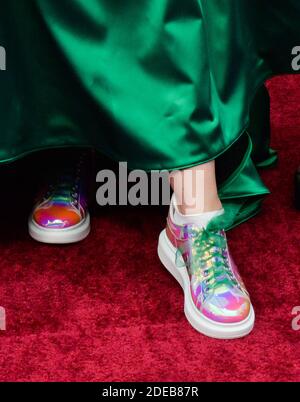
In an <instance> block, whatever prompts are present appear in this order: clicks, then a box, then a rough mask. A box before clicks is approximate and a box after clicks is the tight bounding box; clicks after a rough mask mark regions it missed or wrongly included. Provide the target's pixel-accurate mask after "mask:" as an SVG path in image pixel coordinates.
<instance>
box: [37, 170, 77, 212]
mask: <svg viewBox="0 0 300 402" xmlns="http://www.w3.org/2000/svg"><path fill="white" fill-rule="evenodd" d="M77 173H78V174H77V175H76V176H75V177H74V175H73V174H72V173H71V172H64V174H63V175H61V176H60V177H59V179H58V180H56V181H55V183H54V184H50V185H49V187H48V189H47V192H46V194H45V196H44V199H45V200H46V199H48V198H50V197H51V198H54V199H55V200H57V201H65V202H71V204H73V205H75V206H76V205H78V197H79V183H80V172H77Z"/></svg>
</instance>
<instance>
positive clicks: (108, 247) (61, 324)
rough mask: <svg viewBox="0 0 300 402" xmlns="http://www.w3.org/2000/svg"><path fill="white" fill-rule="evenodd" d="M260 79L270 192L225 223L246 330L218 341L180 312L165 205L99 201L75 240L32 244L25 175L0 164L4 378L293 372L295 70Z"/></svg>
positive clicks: (228, 377) (254, 376)
mask: <svg viewBox="0 0 300 402" xmlns="http://www.w3.org/2000/svg"><path fill="white" fill-rule="evenodd" d="M268 86H269V89H270V92H271V97H272V136H273V139H272V145H273V147H274V148H276V149H277V150H278V151H279V156H280V161H279V164H278V166H277V167H275V168H272V169H271V170H268V171H265V172H263V178H264V180H265V182H266V183H267V185H268V186H269V188H270V189H271V190H272V195H271V196H269V197H268V199H267V201H266V203H265V206H264V210H263V212H262V213H261V214H260V215H259V216H257V217H255V218H254V219H252V220H251V221H249V222H246V223H245V224H243V225H241V226H240V227H238V228H237V229H235V230H233V231H232V232H230V233H229V239H230V244H231V247H232V251H233V254H234V257H235V259H236V261H237V263H238V265H239V267H240V270H241V273H242V275H243V277H244V279H245V282H246V284H247V287H248V289H249V291H250V293H251V296H252V301H253V304H254V307H255V309H256V314H257V320H256V327H255V330H254V331H253V333H252V334H251V335H250V336H249V337H247V338H245V339H242V340H236V341H218V340H213V339H208V338H205V337H204V336H202V335H200V334H198V333H197V332H196V331H194V330H193V329H192V328H191V327H190V325H189V324H188V323H187V321H186V319H185V317H184V314H183V295H182V292H181V289H180V288H179V286H178V284H177V283H176V282H175V280H174V279H173V278H172V277H170V275H169V274H168V273H167V272H166V271H165V269H164V268H163V267H162V266H161V264H160V263H159V261H158V258H157V255H156V245H157V236H158V234H159V232H160V230H161V229H162V227H163V226H164V222H165V216H164V214H165V212H166V211H165V209H162V208H150V207H149V208H147V209H143V208H136V209H134V208H110V209H105V210H104V211H101V210H99V211H98V210H97V211H96V216H95V218H94V221H93V230H92V233H91V235H90V237H89V238H88V239H87V240H86V241H84V242H83V243H81V244H78V245H71V246H67V247H56V246H48V245H41V244H38V243H35V242H33V241H32V240H31V239H30V238H29V237H28V235H27V232H26V218H25V214H24V211H23V210H22V211H21V208H20V206H19V204H18V202H17V198H18V197H20V199H21V200H23V199H26V197H27V194H26V193H25V192H26V189H27V188H28V186H30V183H31V179H32V178H31V177H27V183H25V185H24V181H22V182H21V180H19V179H18V175H16V176H14V175H12V174H11V173H12V172H11V169H12V168H11V167H8V168H6V169H7V171H8V172H9V174H10V175H11V176H13V177H14V179H10V181H9V183H8V184H5V179H3V180H4V181H3V180H2V197H4V194H8V195H7V196H5V197H4V198H5V203H4V206H2V207H1V209H2V212H1V216H2V217H1V222H2V223H1V225H2V230H1V237H0V305H2V306H3V307H5V309H6V315H7V330H6V331H1V332H0V343H1V346H0V348H1V351H0V365H1V366H0V367H1V370H0V380H1V381H8V380H9V381H211V380H212V381H239V380H244V381H256V380H258V381H260V380H262V381H280V380H287V381H294V380H300V331H299V332H297V331H294V330H292V326H291V322H292V319H293V316H292V309H293V307H294V306H299V305H300V263H299V261H300V212H297V211H296V210H295V209H294V207H293V175H294V171H295V169H296V167H297V165H298V164H300V110H299V104H300V77H291V76H290V77H277V78H276V79H274V80H272V81H271V82H270V83H269V84H268ZM11 180H13V181H11ZM25 181H26V180H25ZM11 189H13V191H11ZM10 216H12V218H13V219H12V222H10V219H8V217H10Z"/></svg>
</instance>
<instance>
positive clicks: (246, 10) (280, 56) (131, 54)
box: [0, 0, 300, 223]
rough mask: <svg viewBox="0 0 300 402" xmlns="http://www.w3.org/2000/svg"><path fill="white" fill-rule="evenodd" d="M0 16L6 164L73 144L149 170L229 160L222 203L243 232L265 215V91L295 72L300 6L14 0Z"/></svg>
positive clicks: (203, 0) (231, 0)
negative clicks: (247, 222) (260, 170)
mask: <svg viewBox="0 0 300 402" xmlns="http://www.w3.org/2000/svg"><path fill="white" fill-rule="evenodd" d="M1 8H2V10H1V15H0V45H1V46H5V48H6V49H7V60H8V61H7V71H5V72H0V90H1V96H0V161H2V162H8V161H12V160H14V159H16V158H18V157H20V156H22V155H24V154H26V153H30V152H32V151H37V150H39V149H45V148H53V147H63V146H92V147H95V148H96V149H98V150H99V151H100V152H102V153H104V154H106V155H108V156H110V157H111V158H113V159H115V160H120V161H127V162H128V164H129V166H130V167H131V168H143V169H146V170H150V169H175V168H184V167H189V166H193V165H196V164H199V163H203V162H206V161H208V160H211V159H217V161H218V160H219V159H220V161H223V163H221V162H220V166H221V167H222V172H221V176H222V180H220V183H219V188H220V195H221V197H222V199H223V200H224V203H225V204H226V205H229V207H228V208H229V209H230V210H232V208H236V210H237V212H236V216H237V219H236V222H235V223H238V222H239V221H242V220H244V219H246V218H247V217H249V216H250V215H252V214H253V213H255V212H256V211H257V209H258V207H259V204H260V202H259V200H260V198H261V197H262V196H263V195H264V194H266V193H267V189H266V188H265V187H264V186H263V184H262V183H261V181H260V179H259V176H258V174H257V172H256V168H255V165H254V162H253V161H255V163H258V164H261V165H262V166H264V165H268V164H269V163H272V162H274V159H275V155H274V152H272V151H271V150H268V136H269V132H265V130H266V129H268V127H267V124H266V123H264V121H262V119H261V118H260V117H259V115H260V114H261V112H262V110H264V113H265V110H266V106H265V105H266V104H267V102H268V100H267V96H266V95H265V94H264V95H261V94H260V91H261V89H260V88H261V87H262V85H263V83H264V81H265V79H266V78H268V77H270V76H272V75H275V74H281V73H292V72H293V71H292V69H291V49H292V48H293V47H294V46H296V45H299V42H300V24H299V17H300V3H299V1H298V0H286V1H284V2H282V1H279V0H278V1H276V0H274V1H269V0H186V1H178V0H139V1H133V0H73V1H69V0H59V1H58V0H31V1H25V0H11V1H9V2H5V4H4V5H1ZM253 101H254V103H253ZM251 107H252V111H253V112H252V114H251V113H250V110H251ZM250 115H251V122H250V119H249V116H250ZM267 119H268V113H266V117H265V121H266V120H267ZM249 124H250V126H249ZM248 127H249V130H248V131H249V133H247V131H246V129H247V128H248ZM251 139H252V141H251ZM238 143H241V145H240V146H238V145H235V144H238ZM233 149H235V150H236V152H237V153H236V155H234V158H233V159H232V152H233V151H232V150H233ZM252 149H253V151H254V152H255V155H254V154H252V157H253V159H252V158H251V151H252ZM227 155H230V158H229V157H228V156H227ZM226 160H227V162H228V163H226ZM232 160H234V161H236V163H235V164H232ZM224 161H225V163H224ZM249 196H250V197H251V196H253V198H251V199H250V200H249ZM225 200H226V201H225ZM226 205H225V208H226Z"/></svg>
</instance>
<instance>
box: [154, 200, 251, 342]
mask: <svg viewBox="0 0 300 402" xmlns="http://www.w3.org/2000/svg"><path fill="white" fill-rule="evenodd" d="M173 214H174V206H172V204H171V207H170V212H169V216H168V219H167V228H166V229H165V230H164V231H163V232H162V233H161V234H160V237H159V244H158V255H159V258H160V260H161V262H162V263H163V265H164V266H165V267H166V268H167V270H168V271H169V272H170V273H171V274H172V275H173V276H174V277H175V279H176V280H177V281H178V282H179V283H180V285H181V286H182V288H183V291H184V311H185V315H186V317H187V319H188V321H189V322H190V324H191V325H192V326H193V327H194V328H195V329H196V330H197V331H199V332H201V333H202V334H204V335H207V336H210V337H213V338H219V339H234V338H240V337H243V336H245V335H247V334H249V333H250V332H251V330H252V329H253V326H254V320H255V316H254V310H253V307H252V305H251V302H250V298H249V294H248V292H247V290H246V288H245V285H244V283H243V281H242V279H241V277H240V275H239V273H238V270H237V267H236V265H235V264H234V262H233V260H232V258H231V256H230V253H229V250H228V245H227V240H226V234H225V231H224V230H219V229H216V230H213V229H210V225H209V226H208V228H207V229H205V228H202V227H199V226H197V225H190V224H189V225H183V226H180V225H176V224H174V219H173Z"/></svg>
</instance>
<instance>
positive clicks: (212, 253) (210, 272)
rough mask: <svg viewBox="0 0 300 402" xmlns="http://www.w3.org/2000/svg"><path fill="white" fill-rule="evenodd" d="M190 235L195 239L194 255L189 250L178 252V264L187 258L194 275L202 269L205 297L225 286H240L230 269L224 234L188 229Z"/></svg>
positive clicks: (207, 230)
mask: <svg viewBox="0 0 300 402" xmlns="http://www.w3.org/2000/svg"><path fill="white" fill-rule="evenodd" d="M188 234H189V236H190V237H191V238H192V239H193V250H194V253H193V255H191V254H190V252H187V251H188V250H186V251H185V250H177V254H176V263H177V261H179V258H182V257H183V256H185V258H186V262H187V264H188V265H189V267H190V269H192V270H194V272H192V273H193V274H197V271H198V270H199V269H200V272H201V276H202V277H203V278H204V279H203V280H204V287H203V290H204V293H205V297H207V295H208V294H210V293H211V292H214V290H215V289H216V288H218V287H220V286H222V285H225V284H227V285H230V286H232V285H235V286H239V284H238V282H237V280H236V278H235V276H234V275H233V273H232V271H231V268H230V264H229V261H228V255H227V244H226V239H225V237H224V235H223V234H222V232H221V231H214V230H209V229H204V228H203V229H201V230H195V229H192V228H188Z"/></svg>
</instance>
